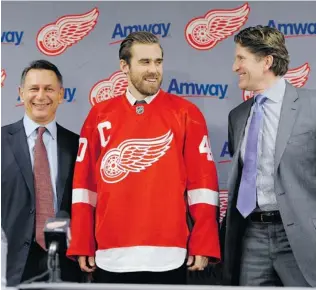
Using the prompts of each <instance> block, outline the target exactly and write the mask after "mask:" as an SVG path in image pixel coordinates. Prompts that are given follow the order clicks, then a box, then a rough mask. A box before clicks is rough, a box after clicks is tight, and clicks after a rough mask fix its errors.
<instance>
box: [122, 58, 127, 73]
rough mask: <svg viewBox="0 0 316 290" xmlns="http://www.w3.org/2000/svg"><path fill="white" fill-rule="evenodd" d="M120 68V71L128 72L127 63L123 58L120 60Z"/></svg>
mask: <svg viewBox="0 0 316 290" xmlns="http://www.w3.org/2000/svg"><path fill="white" fill-rule="evenodd" d="M120 68H121V71H122V72H123V73H125V74H128V72H129V65H128V63H127V62H126V61H125V60H124V59H121V60H120Z"/></svg>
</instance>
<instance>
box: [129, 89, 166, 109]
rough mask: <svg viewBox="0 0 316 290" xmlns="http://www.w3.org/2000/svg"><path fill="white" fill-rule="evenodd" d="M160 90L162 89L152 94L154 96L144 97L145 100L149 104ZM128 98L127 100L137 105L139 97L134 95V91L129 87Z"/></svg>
mask: <svg viewBox="0 0 316 290" xmlns="http://www.w3.org/2000/svg"><path fill="white" fill-rule="evenodd" d="M159 92H160V89H159V91H158V92H157V93H156V94H155V95H152V96H148V97H146V98H145V99H144V101H145V102H146V103H147V104H149V103H150V102H151V101H152V100H153V99H154V98H155V97H156V96H157V95H158V94H159ZM126 98H127V100H128V101H129V103H130V104H131V105H132V106H134V105H135V102H136V101H137V99H135V98H134V97H133V95H132V93H131V92H130V90H129V89H128V88H127V90H126Z"/></svg>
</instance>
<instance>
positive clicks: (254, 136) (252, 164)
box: [237, 95, 267, 218]
mask: <svg viewBox="0 0 316 290" xmlns="http://www.w3.org/2000/svg"><path fill="white" fill-rule="evenodd" d="M266 100H267V97H265V96H263V95H257V96H256V99H255V107H254V110H253V115H252V118H251V123H250V126H249V130H248V137H247V143H246V151H245V157H244V166H243V169H242V175H241V182H240V186H239V192H238V199H237V209H238V210H239V212H240V213H241V214H242V216H243V217H244V218H246V217H247V216H248V215H249V214H250V213H251V212H252V211H253V210H254V209H255V208H256V200H257V188H256V179H257V145H258V136H259V130H260V125H261V120H262V118H263V108H262V105H263V103H264V102H265V101H266Z"/></svg>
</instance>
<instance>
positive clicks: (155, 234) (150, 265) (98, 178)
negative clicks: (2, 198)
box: [68, 32, 220, 284]
mask: <svg viewBox="0 0 316 290" xmlns="http://www.w3.org/2000/svg"><path fill="white" fill-rule="evenodd" d="M119 57H120V67H121V70H122V71H123V72H124V73H126V75H127V78H128V88H127V90H126V93H125V94H124V95H122V96H120V97H116V98H113V99H109V100H106V101H104V102H102V103H99V104H96V105H95V106H94V107H93V108H92V109H91V111H90V113H89V115H88V117H87V119H86V120H85V123H84V125H83V128H82V130H81V136H80V137H81V138H80V149H79V152H78V157H77V162H76V167H75V175H74V182H73V201H72V226H71V232H72V241H71V244H70V247H69V250H68V255H69V256H77V257H78V261H79V264H80V267H81V269H82V270H83V271H85V272H94V273H93V276H94V280H95V281H96V282H100V283H146V284H156V283H159V284H185V283H186V271H187V268H188V269H189V270H191V271H195V270H203V269H204V268H205V267H206V266H207V265H208V263H215V262H217V261H219V260H220V247H219V237H218V220H217V211H218V205H219V197H218V180H217V173H216V167H215V163H214V160H213V157H212V152H211V148H210V143H209V138H208V131H207V126H206V122H205V119H204V117H203V115H202V113H201V112H200V111H199V109H198V108H197V107H196V106H195V105H194V104H192V103H190V102H188V101H187V100H185V99H183V98H181V97H178V96H175V95H172V94H169V93H166V92H164V91H163V90H162V89H161V88H160V86H161V83H162V75H163V66H162V63H163V50H162V48H161V46H160V44H159V40H158V38H157V37H156V36H155V35H153V34H151V33H149V32H136V33H131V34H130V35H129V36H128V37H127V38H126V39H125V40H124V41H123V42H122V43H121V46H120V51H119ZM187 204H188V208H189V211H190V215H191V217H192V218H193V220H194V226H193V229H192V231H191V233H190V232H189V230H188V226H187V223H186V208H187ZM187 255H188V260H187V261H186V257H187Z"/></svg>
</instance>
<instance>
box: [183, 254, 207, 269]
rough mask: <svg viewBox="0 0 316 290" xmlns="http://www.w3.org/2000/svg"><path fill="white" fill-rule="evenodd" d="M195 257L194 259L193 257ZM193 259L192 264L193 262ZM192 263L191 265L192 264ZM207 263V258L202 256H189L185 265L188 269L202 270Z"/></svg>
mask: <svg viewBox="0 0 316 290" xmlns="http://www.w3.org/2000/svg"><path fill="white" fill-rule="evenodd" d="M194 258H195V259H194ZM193 261H194V264H193ZM192 264H193V265H192ZM207 264H208V258H207V257H203V256H194V257H193V256H189V258H188V262H187V266H189V267H188V270H189V271H197V270H198V271H203V270H204V268H205V267H206V266H207Z"/></svg>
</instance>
